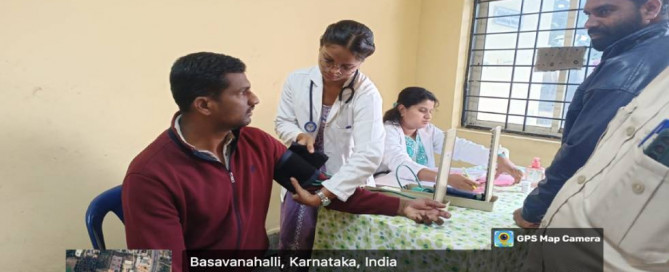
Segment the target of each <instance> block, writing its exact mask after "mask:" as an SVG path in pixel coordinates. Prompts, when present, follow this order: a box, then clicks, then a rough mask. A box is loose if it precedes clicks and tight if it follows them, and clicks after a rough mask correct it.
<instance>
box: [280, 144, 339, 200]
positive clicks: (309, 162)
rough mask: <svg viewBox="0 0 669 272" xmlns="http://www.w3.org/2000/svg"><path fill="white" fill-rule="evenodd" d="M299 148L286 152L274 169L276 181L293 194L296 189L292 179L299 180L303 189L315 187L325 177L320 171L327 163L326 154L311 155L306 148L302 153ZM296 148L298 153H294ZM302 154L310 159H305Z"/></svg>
mask: <svg viewBox="0 0 669 272" xmlns="http://www.w3.org/2000/svg"><path fill="white" fill-rule="evenodd" d="M294 146H295V147H294ZM299 146H300V145H293V146H291V147H290V148H289V149H288V150H286V153H283V155H282V156H281V158H279V161H278V163H277V164H276V167H274V180H276V181H277V182H278V183H279V184H281V186H283V187H284V188H286V189H287V190H288V191H290V192H291V193H295V188H294V187H293V184H291V183H290V177H294V178H295V179H297V181H298V182H299V183H300V186H302V188H309V187H314V186H315V182H316V181H317V180H319V179H320V178H321V177H322V176H323V175H322V174H321V171H319V170H318V169H319V168H320V167H321V166H323V164H325V161H327V156H326V155H325V154H322V153H319V152H314V153H309V152H308V151H307V150H306V148H304V151H305V152H301V151H299ZM302 147H303V146H302ZM296 148H297V149H298V151H297V152H294V151H293V150H294V149H296ZM298 152H300V153H298ZM317 153H318V154H317ZM301 154H304V155H305V156H308V157H306V158H305V157H303V156H302V155H301ZM323 158H324V159H323Z"/></svg>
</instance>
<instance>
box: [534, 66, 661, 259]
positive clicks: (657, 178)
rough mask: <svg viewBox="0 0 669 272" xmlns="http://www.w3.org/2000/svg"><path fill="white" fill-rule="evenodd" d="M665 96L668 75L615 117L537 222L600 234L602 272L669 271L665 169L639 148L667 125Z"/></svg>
mask: <svg viewBox="0 0 669 272" xmlns="http://www.w3.org/2000/svg"><path fill="white" fill-rule="evenodd" d="M667 90H669V69H666V70H665V71H664V72H663V73H662V74H660V75H659V76H658V77H657V79H656V80H655V81H654V82H653V83H651V84H650V85H649V86H648V88H646V89H645V90H644V91H643V92H642V93H641V94H640V95H639V96H638V97H637V98H636V99H634V100H632V101H631V102H630V103H629V104H628V105H626V106H625V107H623V108H621V109H620V110H619V111H618V113H617V114H616V116H615V118H614V119H613V120H612V121H611V122H610V123H609V125H608V128H607V131H606V132H605V133H604V135H603V136H602V138H601V140H600V142H599V143H598V144H597V147H596V148H595V151H594V152H593V154H592V156H591V157H590V158H589V159H588V161H587V163H586V164H585V165H584V166H583V168H581V169H579V170H578V172H576V173H575V175H574V176H573V177H572V178H570V179H569V180H567V182H566V183H565V184H564V186H563V187H562V189H561V190H560V191H559V193H558V194H557V195H556V196H555V200H553V203H552V204H551V205H550V207H549V208H548V211H547V212H546V216H545V217H544V219H543V221H542V224H541V226H542V227H548V228H603V229H604V233H603V234H604V239H603V240H604V241H603V243H604V268H605V269H604V270H607V271H609V270H611V271H639V270H643V271H669V235H668V233H669V216H667V212H666V208H667V207H669V167H667V166H666V165H663V164H662V163H660V162H658V161H655V160H654V159H652V158H651V157H649V156H647V155H646V154H645V153H644V152H643V149H644V147H645V146H646V144H644V145H642V146H639V144H640V143H641V142H642V140H643V139H644V138H645V137H646V135H648V134H649V133H651V131H652V130H653V129H654V128H655V127H656V126H657V125H658V124H659V123H660V122H662V121H663V120H665V119H669V95H667V93H666V92H667ZM547 261H549V262H550V261H552V260H547Z"/></svg>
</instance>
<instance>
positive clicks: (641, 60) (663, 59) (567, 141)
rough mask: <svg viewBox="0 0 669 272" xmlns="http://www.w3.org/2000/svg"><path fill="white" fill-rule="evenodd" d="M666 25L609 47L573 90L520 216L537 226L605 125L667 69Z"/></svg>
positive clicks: (668, 29)
mask: <svg viewBox="0 0 669 272" xmlns="http://www.w3.org/2000/svg"><path fill="white" fill-rule="evenodd" d="M668 48H669V23H668V22H660V23H656V24H653V25H650V26H647V27H645V28H643V29H641V30H639V31H637V32H635V33H632V34H630V35H629V36H627V37H625V38H622V39H621V40H619V41H617V42H616V43H614V44H612V45H611V46H609V47H608V48H606V50H604V53H603V55H602V62H601V63H600V64H599V65H598V66H597V68H595V70H594V71H593V73H592V74H591V75H590V76H588V78H586V79H585V81H584V82H583V83H582V84H581V85H580V86H579V87H578V89H577V90H576V92H575V94H574V98H573V99H572V102H571V104H570V106H569V110H568V111H567V115H566V121H565V127H564V132H563V134H562V145H561V147H560V149H559V150H558V152H557V154H556V155H555V158H554V159H553V163H552V164H551V166H550V167H549V168H548V169H546V179H544V180H543V181H541V182H540V183H539V186H537V188H535V189H534V190H533V191H532V192H531V193H530V194H529V195H528V196H527V198H526V199H525V203H524V205H523V211H522V216H523V218H524V219H525V220H527V221H529V222H540V221H541V219H542V218H543V216H544V213H545V212H546V209H547V208H548V206H549V205H550V204H551V202H552V201H553V198H554V197H555V195H556V194H557V192H558V191H559V190H560V188H561V187H562V185H563V184H564V183H565V181H567V179H569V178H570V177H572V176H573V175H574V172H576V170H578V169H579V168H580V167H581V166H583V164H585V161H586V160H587V159H588V157H590V154H592V151H593V149H594V148H595V145H596V144H597V140H598V139H599V137H600V136H601V135H602V133H603V132H604V130H605V128H606V124H608V123H609V121H610V120H611V119H612V118H613V116H614V115H615V114H616V111H617V110H618V108H620V107H622V106H624V105H626V104H627V103H629V102H630V101H631V100H632V99H633V98H634V97H635V96H637V95H638V94H639V92H641V90H642V89H643V88H644V87H646V85H648V83H650V82H651V81H652V80H653V79H654V78H655V77H656V76H657V75H658V74H659V73H660V72H662V71H663V70H664V69H665V68H667V67H668V66H669V50H668Z"/></svg>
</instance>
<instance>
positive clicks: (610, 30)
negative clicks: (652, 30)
mask: <svg viewBox="0 0 669 272" xmlns="http://www.w3.org/2000/svg"><path fill="white" fill-rule="evenodd" d="M634 15H635V16H634V17H632V18H630V19H628V20H625V21H621V22H618V23H617V24H615V25H612V26H610V27H607V26H601V27H597V28H590V29H588V35H590V36H591V37H592V35H593V34H598V35H599V37H598V38H597V39H592V47H593V48H595V50H597V51H604V49H606V48H607V47H609V46H610V45H612V44H613V43H615V42H617V41H618V40H620V39H622V38H624V37H626V36H627V35H629V34H632V33H634V32H636V31H637V30H639V29H641V28H643V26H644V25H643V20H642V19H641V13H640V12H637V13H635V14H634Z"/></svg>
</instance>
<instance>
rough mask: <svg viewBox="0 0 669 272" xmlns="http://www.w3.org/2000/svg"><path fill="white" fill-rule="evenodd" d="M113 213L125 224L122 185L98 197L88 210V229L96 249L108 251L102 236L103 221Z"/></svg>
mask: <svg viewBox="0 0 669 272" xmlns="http://www.w3.org/2000/svg"><path fill="white" fill-rule="evenodd" d="M109 211H112V212H114V213H115V214H116V216H118V218H119V219H121V222H123V206H122V205H121V185H119V186H116V187H114V188H111V189H109V190H107V191H105V192H103V193H102V194H100V195H99V196H97V197H96V198H95V199H93V201H91V204H89V205H88V210H86V228H87V229H88V236H89V237H90V238H91V243H92V244H93V248H94V249H102V250H104V249H106V247H105V238H104V235H103V234H102V220H104V218H105V216H106V215H107V213H108V212H109Z"/></svg>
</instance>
